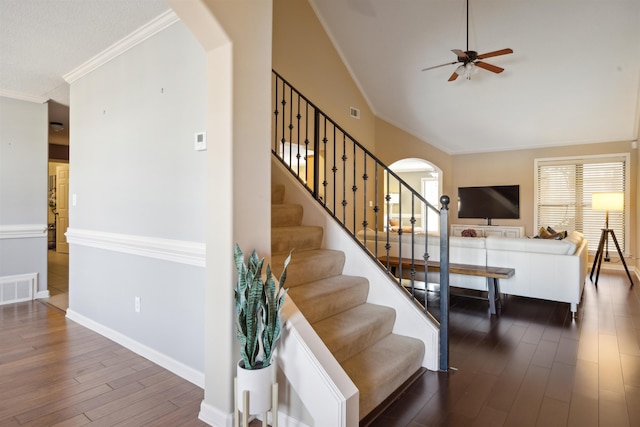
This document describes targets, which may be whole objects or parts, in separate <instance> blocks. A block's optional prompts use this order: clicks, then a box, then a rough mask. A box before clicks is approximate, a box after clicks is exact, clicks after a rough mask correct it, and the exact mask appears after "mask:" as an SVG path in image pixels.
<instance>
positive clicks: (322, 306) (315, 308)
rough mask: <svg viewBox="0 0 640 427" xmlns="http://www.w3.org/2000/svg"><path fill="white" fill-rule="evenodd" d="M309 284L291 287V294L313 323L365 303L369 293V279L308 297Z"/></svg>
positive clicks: (305, 315)
mask: <svg viewBox="0 0 640 427" xmlns="http://www.w3.org/2000/svg"><path fill="white" fill-rule="evenodd" d="M321 282H322V281H321ZM314 283H319V282H314ZM308 286H311V284H305V285H301V286H296V287H294V288H291V289H290V290H289V296H290V297H291V299H293V301H294V302H295V303H296V305H297V306H298V308H299V309H300V311H301V312H302V313H303V314H304V317H306V318H307V320H308V321H309V323H311V324H313V323H316V322H319V321H320V320H323V319H326V318H328V317H331V316H333V315H336V314H338V313H342V312H343V311H346V310H349V309H350V308H353V307H356V306H358V305H360V304H364V303H365V302H366V301H367V295H368V294H369V283H368V282H367V281H359V282H356V283H355V284H354V285H353V286H350V287H348V288H341V289H336V290H335V291H334V292H331V293H327V294H322V295H319V296H314V297H307V295H306V294H307V293H308V292H306V288H307V287H308ZM319 286H322V283H319Z"/></svg>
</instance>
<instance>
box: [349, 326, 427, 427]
mask: <svg viewBox="0 0 640 427" xmlns="http://www.w3.org/2000/svg"><path fill="white" fill-rule="evenodd" d="M423 358H424V344H423V343H422V341H420V340H417V339H415V338H411V337H406V336H402V335H396V334H389V335H387V336H386V337H385V338H383V339H381V340H380V341H378V342H377V343H375V344H374V345H372V346H370V347H368V348H367V349H365V350H363V351H361V352H360V353H358V354H356V355H355V356H353V357H351V358H350V359H348V360H346V361H344V362H342V364H341V365H342V367H343V369H344V370H345V372H346V373H347V375H349V378H351V380H352V381H353V383H354V384H355V385H356V387H357V388H358V390H359V391H360V419H362V418H364V417H365V416H366V415H367V414H369V412H371V411H372V410H373V409H375V407H376V406H378V405H380V404H381V403H382V402H383V401H384V400H385V399H386V398H387V397H389V396H390V395H391V394H392V393H393V392H394V391H395V390H397V389H398V388H399V387H400V386H401V385H402V384H403V383H404V382H405V381H406V380H408V379H409V378H410V377H411V376H412V375H413V374H414V373H416V372H417V371H418V370H419V369H420V368H421V366H422V360H423Z"/></svg>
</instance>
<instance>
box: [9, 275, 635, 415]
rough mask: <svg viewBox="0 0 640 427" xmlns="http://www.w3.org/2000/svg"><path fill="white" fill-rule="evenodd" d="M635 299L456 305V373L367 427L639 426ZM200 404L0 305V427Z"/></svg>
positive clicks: (76, 331) (149, 371)
mask: <svg viewBox="0 0 640 427" xmlns="http://www.w3.org/2000/svg"><path fill="white" fill-rule="evenodd" d="M639 292H640V286H637V285H636V286H635V287H633V288H630V287H629V283H628V281H627V279H626V276H624V275H623V274H619V273H615V272H614V273H609V272H604V273H601V275H600V281H599V283H598V289H597V290H596V289H595V288H594V286H593V285H592V284H591V283H589V281H588V280H587V284H586V286H585V293H584V296H583V302H582V304H581V307H580V309H579V312H578V319H577V320H575V321H574V320H572V319H571V314H570V312H569V306H568V305H567V304H557V303H551V302H548V301H539V300H533V299H526V298H518V297H509V298H507V299H506V301H505V302H504V304H503V308H502V312H501V313H500V314H499V315H498V316H489V314H488V307H487V303H486V302H484V301H478V300H472V299H467V298H459V297H452V312H451V316H450V319H451V320H450V321H451V326H450V327H451V346H450V365H451V366H452V367H454V368H455V370H451V372H449V373H437V372H426V373H425V374H424V375H422V376H421V377H420V378H419V379H418V380H417V381H416V382H415V383H414V384H413V385H412V386H411V387H410V388H409V389H407V390H406V391H405V392H404V393H403V394H401V395H400V396H399V399H398V400H397V401H395V402H394V403H393V404H392V405H391V406H390V407H389V408H388V409H387V410H386V411H385V412H384V413H383V414H382V415H381V416H380V417H379V418H378V419H377V420H375V421H374V422H373V423H372V424H371V425H372V426H375V427H382V426H384V427H390V426H409V427H421V426H544V427H550V426H556V425H557V426H581V427H582V426H598V425H599V426H603V427H604V426H606V427H608V426H640V298H639ZM431 298H433V296H432V297H431ZM430 303H436V301H435V300H431V301H430ZM202 397H203V392H202V390H201V389H199V388H198V387H196V386H194V385H192V384H190V383H189V382H187V381H184V380H182V379H181V378H179V377H176V376H175V375H173V374H171V373H170V372H167V371H166V370H164V369H162V368H160V367H158V366H156V365H154V364H152V363H151V362H149V361H148V360H146V359H144V358H142V357H140V356H137V355H136V354H134V353H132V352H130V351H129V350H127V349H125V348H123V347H121V346H119V345H117V344H115V343H113V342H112V341H110V340H108V339H107V338H104V337H102V336H100V335H98V334H96V333H94V332H92V331H90V330H88V329H85V328H83V327H82V326H79V325H77V324H75V323H74V322H72V321H69V320H67V319H66V318H65V317H64V313H63V312H62V311H60V310H57V309H55V308H52V307H51V306H50V305H46V304H43V303H40V302H26V303H19V304H11V305H5V306H0V426H3V427H4V426H23V425H28V426H54V425H59V426H80V425H87V424H90V425H92V426H113V425H123V426H142V425H152V426H203V425H205V424H204V423H202V422H201V421H199V420H198V418H197V417H198V412H199V407H200V402H201V401H202ZM254 424H255V423H254ZM321 427H325V426H321ZM327 427H332V426H327Z"/></svg>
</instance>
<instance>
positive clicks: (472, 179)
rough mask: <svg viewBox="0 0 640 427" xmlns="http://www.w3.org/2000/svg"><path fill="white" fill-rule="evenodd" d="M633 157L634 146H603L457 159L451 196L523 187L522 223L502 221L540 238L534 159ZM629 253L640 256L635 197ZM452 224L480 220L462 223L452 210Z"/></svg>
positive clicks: (633, 164)
mask: <svg viewBox="0 0 640 427" xmlns="http://www.w3.org/2000/svg"><path fill="white" fill-rule="evenodd" d="M612 153H630V154H632V149H631V143H630V142H617V143H614V142H609V143H602V144H586V145H570V146H564V147H553V148H541V149H535V150H518V151H502V152H496V153H477V154H465V155H456V156H453V172H454V173H453V182H452V187H451V189H450V190H451V194H452V195H454V196H455V195H456V194H457V188H458V187H465V186H473V185H511V184H518V185H520V219H519V220H499V221H498V222H497V223H498V224H500V225H523V226H524V227H525V232H526V233H527V234H528V235H533V234H536V233H535V230H533V223H534V218H533V214H534V191H535V189H534V159H536V158H545V157H568V156H588V155H596V154H612ZM630 161H631V169H630V171H631V179H630V181H631V182H630V184H631V193H632V195H634V194H636V192H637V188H636V187H637V186H636V182H637V181H636V180H637V178H636V176H637V175H636V171H637V163H638V162H637V158H636V157H635V156H633V155H631V159H630ZM631 203H632V210H631V215H630V224H629V225H630V233H629V239H630V240H629V243H630V244H629V247H628V249H627V250H628V252H632V253H636V252H637V251H636V250H635V248H636V247H637V246H636V245H637V240H638V239H637V233H638V232H637V226H636V209H635V204H636V201H635V197H632V200H631ZM452 211H453V212H452V218H451V221H452V222H457V223H461V224H476V223H477V221H478V220H474V219H464V220H462V219H461V220H458V219H457V214H456V212H455V209H452Z"/></svg>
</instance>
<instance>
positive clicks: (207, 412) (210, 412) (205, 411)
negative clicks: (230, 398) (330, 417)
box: [198, 401, 310, 427]
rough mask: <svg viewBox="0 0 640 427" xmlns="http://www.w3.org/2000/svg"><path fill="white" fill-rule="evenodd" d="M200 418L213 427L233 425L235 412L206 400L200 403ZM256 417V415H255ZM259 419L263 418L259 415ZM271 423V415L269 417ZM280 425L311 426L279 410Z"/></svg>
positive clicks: (289, 426) (290, 426) (281, 426)
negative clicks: (226, 410)
mask: <svg viewBox="0 0 640 427" xmlns="http://www.w3.org/2000/svg"><path fill="white" fill-rule="evenodd" d="M198 418H200V420H202V421H204V422H205V423H207V424H209V425H210V426H213V427H232V426H233V414H228V413H226V412H224V411H220V410H219V409H217V408H215V407H213V406H211V405H209V404H207V403H205V402H204V401H203V402H202V404H201V405H200V414H199V415H198ZM253 418H255V417H253ZM258 418H259V419H262V418H260V417H258ZM269 422H270V423H271V417H269ZM278 426H279V427H310V426H308V425H307V424H304V423H302V422H300V421H298V420H296V419H295V418H291V417H290V416H288V415H287V414H283V413H282V412H278Z"/></svg>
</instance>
